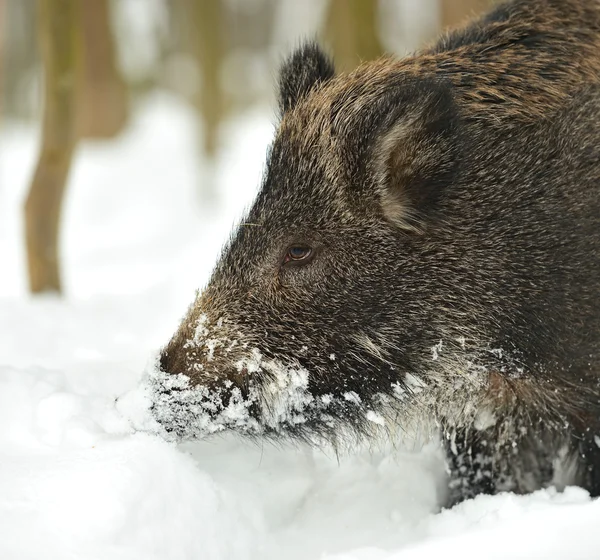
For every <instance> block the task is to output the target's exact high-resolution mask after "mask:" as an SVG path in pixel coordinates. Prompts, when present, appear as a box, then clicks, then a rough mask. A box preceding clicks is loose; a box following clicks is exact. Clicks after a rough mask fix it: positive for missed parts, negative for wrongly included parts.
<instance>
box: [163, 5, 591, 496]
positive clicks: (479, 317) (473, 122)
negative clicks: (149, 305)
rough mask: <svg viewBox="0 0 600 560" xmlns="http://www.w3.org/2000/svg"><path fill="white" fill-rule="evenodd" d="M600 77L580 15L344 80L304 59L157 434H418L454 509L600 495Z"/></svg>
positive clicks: (168, 359) (387, 63) (190, 318)
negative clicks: (519, 497) (433, 450)
mask: <svg viewBox="0 0 600 560" xmlns="http://www.w3.org/2000/svg"><path fill="white" fill-rule="evenodd" d="M599 81H600V2H593V1H591V0H516V1H514V2H510V3H507V4H504V5H501V6H499V7H498V8H496V9H495V10H494V11H493V12H492V13H490V14H489V15H487V16H486V17H484V18H483V19H481V20H479V21H476V22H474V23H472V24H471V25H470V26H468V27H466V28H465V29H462V30H458V31H453V32H451V33H449V34H448V35H446V36H445V37H443V38H442V39H441V40H440V41H439V42H438V43H436V44H435V45H434V46H432V47H429V48H426V49H424V50H423V51H422V52H419V53H416V54H415V55H414V56H411V57H408V58H405V59H401V60H396V59H393V58H382V59H380V60H377V61H373V62H367V63H365V64H363V65H361V66H360V67H359V68H357V69H356V70H355V71H354V72H352V73H350V74H348V75H339V76H335V73H334V69H333V66H332V64H331V63H330V61H329V60H328V59H327V57H326V56H325V55H324V54H323V53H322V52H321V51H320V50H319V49H318V47H316V46H314V45H306V46H304V47H302V48H300V49H299V50H298V51H297V52H296V53H295V54H294V55H293V56H292V57H290V59H289V60H288V61H287V62H286V64H284V66H283V68H282V72H281V77H280V108H281V112H282V115H281V122H280V123H279V128H278V131H277V134H276V137H275V140H274V143H273V146H272V148H271V150H270V153H269V158H268V168H267V173H266V176H265V180H264V184H263V187H262V189H261V191H260V193H259V195H258V197H257V199H256V201H255V203H254V205H253V207H252V209H251V210H250V212H249V214H248V216H247V218H246V220H245V222H243V223H242V224H241V225H240V226H239V228H238V229H237V231H236V232H235V233H234V236H233V237H232V239H231V241H230V243H229V245H228V246H227V247H226V249H225V250H224V252H223V255H222V257H221V259H220V261H219V262H218V263H217V266H216V269H215V271H214V273H213V276H212V278H211V280H210V282H209V284H208V286H207V287H206V289H205V290H204V291H203V292H202V293H201V294H200V295H199V297H198V299H197V301H196V302H195V303H194V304H193V305H192V306H191V308H190V310H189V312H188V315H187V316H186V317H185V319H184V320H183V322H182V325H181V327H180V328H179V330H178V331H177V332H176V333H175V335H174V336H173V338H172V340H171V341H170V342H169V344H168V345H167V346H166V347H165V349H164V351H163V353H162V356H161V368H162V371H163V372H167V373H169V374H182V375H179V376H178V375H172V376H167V377H166V378H167V380H166V381H165V380H163V381H162V382H161V383H162V384H161V383H158V382H157V383H156V384H155V387H154V388H155V391H154V399H155V410H156V415H157V419H158V420H159V422H161V424H162V425H163V426H164V427H165V428H166V429H167V430H169V431H172V432H174V433H176V434H178V435H179V436H181V437H188V436H198V435H203V434H205V433H210V432H211V431H214V430H215V429H220V428H233V429H237V430H238V431H240V432H245V433H251V434H259V435H264V436H265V437H284V436H289V437H300V438H304V439H308V440H310V441H314V438H313V436H314V435H315V434H316V435H318V436H323V437H326V438H328V439H333V440H335V439H336V438H337V437H339V434H340V433H341V432H343V431H344V430H346V429H347V428H348V427H350V428H351V429H352V430H353V431H354V432H356V433H358V434H361V435H366V436H369V435H370V434H372V433H373V427H374V425H376V426H381V424H387V426H388V428H390V429H392V425H393V424H397V423H403V422H408V421H409V419H411V418H412V419H417V420H418V419H419V417H421V418H428V419H433V421H434V422H435V423H436V424H437V425H438V426H439V427H440V428H441V431H442V433H443V435H444V439H445V442H446V444H447V449H448V458H449V467H450V470H451V472H452V478H453V481H452V484H451V486H452V488H451V489H452V492H451V498H450V499H451V501H457V500H460V499H464V498H466V497H470V496H473V495H475V494H477V493H479V492H497V491H499V490H514V491H517V492H528V491H531V490H534V489H536V488H539V487H543V486H547V485H550V484H564V483H577V484H580V485H582V486H584V487H586V488H587V489H588V490H590V492H592V493H593V494H599V493H600V449H599V448H598V445H597V443H599V442H600V439H599V437H598V436H599V435H600V388H599V387H600V373H599V368H600V298H599V297H598V292H599V288H600V252H599V251H600V196H599V192H598V187H599V185H600V146H599V139H600V118H599V116H600V84H599ZM294 247H295V248H296V251H297V253H298V254H300V255H301V257H300V258H299V259H298V260H297V261H296V260H294V259H292V258H291V257H290V254H291V253H290V251H291V250H292V249H293V248H294ZM298 248H299V249H298ZM294 254H295V253H294ZM302 255H304V256H302ZM306 255H308V256H306ZM194 388H196V392H195V393H194ZM178 399H179V400H178ZM234 410H235V412H236V413H235V414H234V413H233V412H234ZM240 411H242V412H243V414H245V416H243V415H242V416H243V418H242V417H241V416H240V414H241V413H240ZM211 421H214V422H213V425H212V426H211V427H210V429H209V427H207V426H210V422H211ZM215 425H216V426H217V428H215V427H214V426H215ZM192 426H193V429H192Z"/></svg>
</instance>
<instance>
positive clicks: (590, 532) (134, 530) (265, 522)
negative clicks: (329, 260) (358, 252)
mask: <svg viewBox="0 0 600 560" xmlns="http://www.w3.org/2000/svg"><path fill="white" fill-rule="evenodd" d="M5 125H6V126H5V128H4V130H2V131H1V132H0V263H2V265H1V274H0V558H1V559H3V560H13V559H15V560H22V559H36V560H37V559H40V558H44V559H46V560H50V559H67V558H73V559H77V560H80V559H98V560H100V559H102V560H106V559H111V560H112V559H128V560H129V559H140V560H142V559H143V560H151V559H157V560H171V559H173V560H175V559H194V560H198V559H231V560H233V559H235V560H237V559H240V560H242V559H260V560H275V559H283V558H285V559H288V558H289V559H316V558H328V559H330V560H332V559H336V560H383V559H386V560H387V559H390V560H391V559H402V560H406V559H424V558H440V557H442V558H444V559H451V558H461V559H465V560H466V559H470V558H473V559H483V558H497V559H507V558H527V559H533V558H539V559H554V558H556V559H561V560H562V559H569V560H574V559H595V558H600V531H598V527H600V501H592V500H590V499H589V497H588V496H587V494H586V493H585V492H584V491H582V490H580V489H577V488H568V489H567V490H566V491H565V492H564V493H562V494H561V493H556V492H554V491H552V490H548V491H543V492H538V493H536V494H534V495H531V496H524V497H518V496H514V495H510V494H506V495H500V496H495V497H489V496H480V497H478V498H476V499H474V500H470V501H467V502H465V503H463V504H461V505H459V506H457V507H455V508H453V509H452V510H444V511H441V512H440V508H439V505H438V504H439V503H440V501H441V499H442V496H443V494H444V484H445V481H444V467H443V462H442V459H441V456H440V453H439V450H438V448H437V446H436V445H435V444H429V445H426V446H425V447H423V448H421V446H420V445H418V444H417V443H416V442H414V441H413V442H410V441H405V442H403V443H399V444H397V445H395V446H394V448H393V449H392V448H387V447H384V446H377V447H374V448H372V449H362V450H356V451H355V452H353V453H352V454H349V455H342V456H336V455H335V453H333V452H327V451H326V450H325V451H314V450H311V449H307V448H303V447H274V446H272V445H269V444H266V445H264V446H263V445H260V444H258V445H257V444H251V443H248V442H244V441H241V440H239V439H237V438H236V437H233V436H221V437H216V438H214V439H209V440H207V441H203V442H197V443H187V444H183V445H179V446H176V445H174V444H172V443H168V442H165V441H163V440H161V439H160V438H158V437H156V436H152V435H149V434H145V433H135V431H134V430H133V428H132V427H131V424H130V422H129V420H128V419H127V418H128V414H131V413H132V412H135V407H134V406H130V409H131V410H129V411H127V410H125V409H127V406H125V405H123V404H122V403H127V402H128V401H127V399H125V400H123V399H121V400H120V401H119V402H116V401H115V399H116V397H118V396H120V395H123V394H125V393H128V392H129V391H130V390H132V389H134V388H135V387H136V385H137V383H138V381H139V379H140V376H141V374H142V372H143V370H144V368H145V367H146V364H147V363H148V362H149V361H152V360H153V357H154V355H155V353H156V351H157V350H158V348H159V347H160V346H161V345H162V344H163V343H165V342H166V341H167V339H168V337H169V336H170V334H171V333H172V332H173V330H174V329H175V327H176V325H177V321H178V319H179V317H180V316H181V315H183V313H184V311H185V309H186V306H187V305H188V304H189V303H190V302H191V300H192V297H193V294H194V290H195V288H197V287H199V286H201V285H202V284H203V282H204V281H205V280H206V278H207V275H208V273H209V272H210V268H211V266H212V264H213V263H214V260H215V258H216V257H217V255H218V251H219V248H220V246H221V244H222V242H223V241H224V240H225V238H226V236H227V233H228V231H229V229H230V226H231V224H232V223H233V221H234V219H235V218H236V217H237V216H239V214H240V212H241V211H242V209H243V208H244V207H245V206H246V205H247V204H248V203H249V202H250V200H251V199H252V196H253V193H254V192H255V189H256V187H257V185H258V183H259V179H260V175H261V171H262V165H263V160H264V152H265V147H266V144H267V143H268V141H269V138H270V135H271V134H272V129H273V127H272V124H271V123H270V121H269V113H268V112H262V113H261V112H258V113H256V114H249V115H246V116H245V117H243V118H238V119H236V121H235V122H233V123H231V125H230V127H228V130H225V134H224V138H227V142H226V144H225V146H224V150H223V155H222V157H221V158H220V160H219V162H218V164H217V165H216V167H215V168H214V169H212V170H210V173H209V170H208V169H207V168H206V166H202V164H201V162H198V161H197V158H196V155H197V154H196V151H195V148H194V129H193V118H192V116H191V115H190V114H189V112H188V111H187V109H186V108H185V107H183V106H181V105H180V104H179V103H178V102H177V101H176V100H174V99H172V98H169V97H167V96H164V95H158V96H156V97H154V98H152V99H149V100H148V101H147V102H146V103H145V104H144V106H143V107H141V108H140V110H139V111H138V113H137V116H136V118H135V119H134V121H133V123H132V126H131V127H130V129H129V130H128V131H127V132H126V133H125V134H124V135H123V136H122V137H121V138H120V139H119V140H118V141H115V142H113V143H110V144H99V145H92V144H86V145H84V146H82V147H81V149H80V151H79V153H78V158H77V162H76V165H75V167H74V169H73V173H72V177H71V181H70V185H69V189H68V193H67V198H66V207H65V215H64V229H63V244H62V245H63V253H64V279H65V285H66V292H67V294H66V297H65V298H64V299H56V298H51V297H43V298H37V299H32V298H30V297H28V296H27V295H26V290H25V286H26V283H25V278H26V276H25V270H24V263H23V250H22V238H21V235H20V231H21V227H22V224H21V217H20V207H21V204H22V199H23V196H24V192H25V187H26V184H27V182H28V180H29V177H30V175H31V172H32V165H33V161H34V157H35V152H36V135H35V133H34V131H33V130H32V129H31V128H28V127H23V126H19V125H17V124H14V123H13V124H10V123H9V124H6V123H5ZM211 177H212V178H214V179H215V181H214V182H215V185H216V187H217V192H216V194H215V195H214V196H213V202H212V203H211V204H208V205H206V204H205V205H204V207H203V204H202V202H201V200H200V197H199V195H198V192H199V188H200V184H201V182H202V181H209V180H210V179H211ZM130 404H131V403H130Z"/></svg>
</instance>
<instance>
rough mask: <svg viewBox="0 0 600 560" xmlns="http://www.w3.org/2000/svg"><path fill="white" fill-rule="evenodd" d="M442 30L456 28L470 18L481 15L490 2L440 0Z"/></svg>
mask: <svg viewBox="0 0 600 560" xmlns="http://www.w3.org/2000/svg"><path fill="white" fill-rule="evenodd" d="M440 2H441V4H440V13H441V23H442V28H447V27H456V26H457V25H460V24H461V23H464V22H465V21H466V20H468V19H469V18H471V17H473V16H476V15H478V14H481V13H482V12H484V11H485V10H486V9H487V8H488V7H489V6H490V4H491V1H490V0H440Z"/></svg>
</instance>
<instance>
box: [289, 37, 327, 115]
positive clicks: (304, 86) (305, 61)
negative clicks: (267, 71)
mask: <svg viewBox="0 0 600 560" xmlns="http://www.w3.org/2000/svg"><path fill="white" fill-rule="evenodd" d="M334 74H335V69H334V67H333V63H332V62H331V60H330V59H329V58H328V57H327V56H326V55H325V54H324V53H323V51H322V50H321V49H320V48H319V46H318V45H317V44H316V43H306V44H305V45H303V46H301V47H300V48H299V49H298V50H297V51H296V52H295V53H294V54H293V55H292V56H290V58H288V59H287V60H286V61H285V63H284V64H283V66H282V67H281V70H280V72H279V109H280V111H281V114H282V115H283V114H284V113H285V112H287V111H289V110H290V109H292V108H293V107H294V106H295V105H297V104H298V102H299V101H300V99H302V98H304V97H306V96H307V95H308V94H309V93H310V91H311V90H313V89H315V88H316V87H318V85H319V84H323V83H325V82H327V81H328V80H330V79H331V78H333V76H334Z"/></svg>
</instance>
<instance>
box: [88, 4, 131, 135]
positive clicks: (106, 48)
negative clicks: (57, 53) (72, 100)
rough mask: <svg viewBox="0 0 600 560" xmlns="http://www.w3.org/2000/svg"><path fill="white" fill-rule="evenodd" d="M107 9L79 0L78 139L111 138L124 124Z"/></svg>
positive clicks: (124, 96) (123, 88)
mask: <svg viewBox="0 0 600 560" xmlns="http://www.w3.org/2000/svg"><path fill="white" fill-rule="evenodd" d="M109 8H110V6H109V3H108V0H91V1H90V0H85V1H83V2H81V0H80V4H79V10H78V11H79V14H78V15H79V21H80V22H81V24H80V26H81V29H82V33H81V34H80V39H81V41H82V45H81V49H80V50H81V52H82V60H81V72H79V74H78V78H79V82H80V83H79V87H78V89H79V96H78V107H77V132H78V135H79V137H80V138H111V137H113V136H115V135H116V134H118V133H119V132H120V131H121V130H122V129H123V127H124V126H125V124H126V122H127V113H128V106H127V105H128V99H127V89H126V86H125V82H124V81H123V79H122V78H121V76H120V74H119V72H118V70H117V63H116V53H115V46H114V37H113V34H112V32H111V28H110V9H109Z"/></svg>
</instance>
